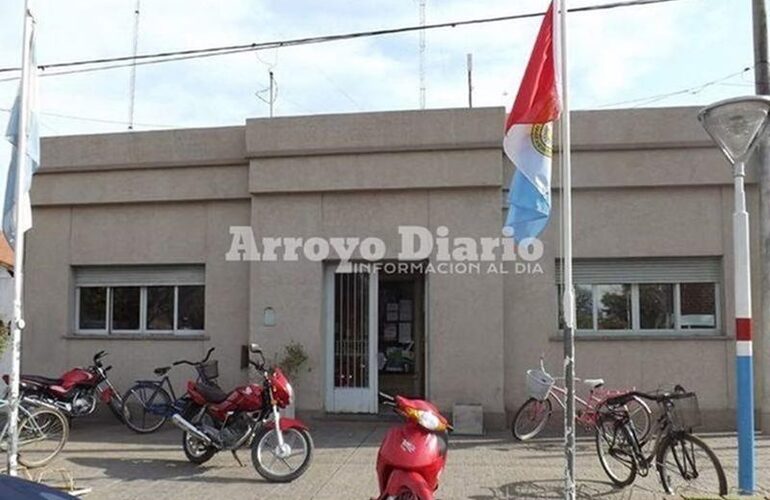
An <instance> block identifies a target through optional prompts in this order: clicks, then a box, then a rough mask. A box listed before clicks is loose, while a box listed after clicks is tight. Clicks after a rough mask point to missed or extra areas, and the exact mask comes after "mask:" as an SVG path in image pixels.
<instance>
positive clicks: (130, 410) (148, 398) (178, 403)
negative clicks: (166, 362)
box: [123, 347, 219, 434]
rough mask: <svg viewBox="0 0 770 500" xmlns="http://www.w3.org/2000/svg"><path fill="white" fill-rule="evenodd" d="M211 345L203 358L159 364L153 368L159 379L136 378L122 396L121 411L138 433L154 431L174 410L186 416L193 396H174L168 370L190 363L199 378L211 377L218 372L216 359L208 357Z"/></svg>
mask: <svg viewBox="0 0 770 500" xmlns="http://www.w3.org/2000/svg"><path fill="white" fill-rule="evenodd" d="M212 352H214V348H213V347H212V348H211V349H209V350H208V352H207V353H206V357H205V358H203V360H201V361H198V362H194V361H187V360H186V359H182V360H179V361H174V362H173V363H172V364H171V366H162V367H159V368H155V370H154V371H153V372H154V373H155V375H157V376H158V377H162V378H161V379H160V380H137V381H136V383H135V384H134V385H133V386H132V387H131V388H130V389H129V390H128V391H126V393H125V395H124V396H123V413H124V414H125V415H126V425H127V426H128V427H129V429H131V430H132V431H134V432H138V433H139V434H149V433H152V432H155V431H157V430H158V429H160V428H161V427H163V424H165V423H166V421H167V420H168V419H169V418H171V416H172V415H173V414H175V413H179V414H181V415H182V416H183V417H186V415H187V413H188V412H189V411H190V410H191V407H192V406H193V403H192V400H191V399H190V397H189V396H188V395H187V392H185V393H184V394H183V395H182V396H181V397H179V398H177V397H176V393H175V392H174V387H173V386H172V385H171V380H169V377H168V373H169V372H170V371H171V369H172V368H173V367H175V366H179V365H189V366H192V367H193V368H195V369H196V371H197V372H198V380H199V381H200V380H206V381H209V382H211V381H213V380H215V379H216V378H217V377H218V375H219V368H218V364H217V362H216V361H209V358H210V357H211V353H212Z"/></svg>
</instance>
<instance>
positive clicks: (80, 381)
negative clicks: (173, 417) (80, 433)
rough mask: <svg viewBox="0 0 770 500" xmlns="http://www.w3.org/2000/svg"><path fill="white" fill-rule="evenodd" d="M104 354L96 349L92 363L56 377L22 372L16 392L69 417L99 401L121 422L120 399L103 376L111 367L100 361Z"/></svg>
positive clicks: (93, 407) (92, 408) (81, 413)
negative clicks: (50, 406) (54, 408)
mask: <svg viewBox="0 0 770 500" xmlns="http://www.w3.org/2000/svg"><path fill="white" fill-rule="evenodd" d="M106 355H107V353H106V352H105V351H99V352H98V353H96V354H95V355H94V359H93V365H91V366H89V367H86V368H73V369H71V370H69V371H68V372H66V373H65V374H63V375H62V376H61V377H60V378H50V377H43V376H41V375H22V376H21V379H20V381H19V390H20V393H21V395H22V396H23V397H26V398H29V399H31V400H38V401H42V402H43V403H47V404H49V405H52V406H54V407H56V408H58V409H59V410H61V411H62V413H64V414H65V415H67V416H68V417H70V418H75V417H83V416H85V415H90V414H92V413H93V412H94V411H95V410H96V403H97V402H98V401H99V400H101V401H102V402H103V403H105V404H106V405H107V407H108V408H109V409H110V410H111V411H112V413H113V414H114V415H115V417H116V418H117V419H118V420H120V421H121V422H123V421H124V419H123V400H122V398H121V397H120V394H119V393H118V392H117V391H116V390H115V387H114V386H113V385H112V383H111V382H110V379H109V378H108V377H107V372H108V371H110V370H111V369H112V367H111V366H108V367H106V368H105V366H104V364H103V363H102V358H104V357H105V356H106ZM3 380H4V381H5V383H6V384H7V383H8V382H9V378H8V375H3Z"/></svg>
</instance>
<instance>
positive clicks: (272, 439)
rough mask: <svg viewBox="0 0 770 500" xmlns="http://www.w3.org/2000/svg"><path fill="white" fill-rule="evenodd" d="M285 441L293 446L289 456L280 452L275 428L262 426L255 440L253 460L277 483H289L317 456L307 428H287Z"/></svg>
mask: <svg viewBox="0 0 770 500" xmlns="http://www.w3.org/2000/svg"><path fill="white" fill-rule="evenodd" d="M283 439H284V443H285V444H287V445H289V446H290V447H291V453H290V454H289V456H287V457H280V456H278V454H277V453H276V450H277V448H278V435H277V434H276V432H275V429H273V428H268V427H262V428H261V429H260V430H259V431H258V432H257V434H256V435H255V436H254V439H253V441H252V443H251V462H252V463H253V464H254V468H255V469H256V470H257V473H259V475H260V476H262V477H264V478H265V479H267V480H268V481H272V482H274V483H288V482H289V481H293V480H295V479H297V478H298V477H299V476H301V475H302V474H304V473H305V471H306V470H307V468H308V467H309V466H310V461H311V460H312V458H313V438H311V437H310V433H309V432H308V431H306V430H305V429H295V428H292V429H284V431H283Z"/></svg>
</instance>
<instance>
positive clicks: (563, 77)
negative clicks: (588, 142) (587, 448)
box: [557, 0, 576, 500]
mask: <svg viewBox="0 0 770 500" xmlns="http://www.w3.org/2000/svg"><path fill="white" fill-rule="evenodd" d="M557 1H558V9H557V12H558V15H559V23H558V26H559V28H558V30H557V31H558V42H559V64H560V66H561V67H560V83H561V89H559V90H560V92H561V105H562V110H561V122H560V123H561V150H560V160H561V175H562V177H561V193H562V229H563V234H562V241H563V245H564V255H563V259H564V266H563V268H564V296H563V305H562V310H563V311H564V379H565V384H566V385H567V404H566V408H565V411H564V455H565V467H564V498H565V499H566V500H575V494H576V488H575V290H574V284H573V283H572V166H571V160H572V158H571V147H572V144H571V138H570V110H569V93H568V89H569V85H568V79H567V0H557Z"/></svg>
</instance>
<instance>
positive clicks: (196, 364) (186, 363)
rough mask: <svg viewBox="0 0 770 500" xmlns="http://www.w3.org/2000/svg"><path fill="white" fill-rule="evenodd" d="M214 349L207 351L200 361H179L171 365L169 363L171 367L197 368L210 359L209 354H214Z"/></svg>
mask: <svg viewBox="0 0 770 500" xmlns="http://www.w3.org/2000/svg"><path fill="white" fill-rule="evenodd" d="M214 349H215V348H214V347H212V348H211V349H209V351H208V352H207V353H206V357H205V358H203V359H202V360H200V361H188V360H186V359H180V360H179V361H174V362H173V363H171V366H179V365H190V366H198V365H202V364H203V363H205V362H206V361H208V360H209V358H210V357H211V353H212V352H214Z"/></svg>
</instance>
